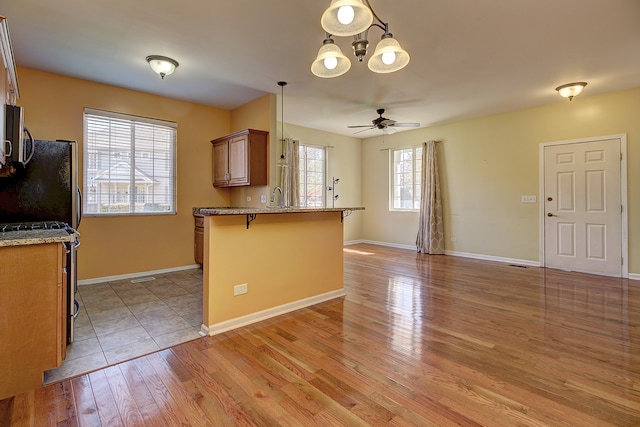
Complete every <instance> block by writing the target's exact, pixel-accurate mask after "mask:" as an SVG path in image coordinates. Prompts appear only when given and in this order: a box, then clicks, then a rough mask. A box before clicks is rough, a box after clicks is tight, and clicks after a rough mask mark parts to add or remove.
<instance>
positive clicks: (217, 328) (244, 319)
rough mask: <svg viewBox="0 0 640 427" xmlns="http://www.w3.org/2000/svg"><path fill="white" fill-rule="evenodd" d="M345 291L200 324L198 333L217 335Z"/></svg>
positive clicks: (315, 302)
mask: <svg viewBox="0 0 640 427" xmlns="http://www.w3.org/2000/svg"><path fill="white" fill-rule="evenodd" d="M346 294H347V293H346V292H345V290H344V288H342V289H338V290H335V291H331V292H326V293H324V294H320V295H316V296H313V297H309V298H304V299H301V300H298V301H294V302H290V303H288V304H283V305H279V306H277V307H272V308H268V309H266V310H262V311H258V312H256V313H251V314H247V315H245V316H240V317H236V318H235V319H230V320H225V321H224V322H220V323H216V324H213V325H209V326H206V325H202V326H201V327H200V335H202V336H206V335H217V334H221V333H223V332H227V331H230V330H232V329H236V328H240V327H242V326H247V325H250V324H251V323H256V322H260V321H262V320H266V319H270V318H272V317H276V316H280V315H281V314H285V313H289V312H290V311H294V310H299V309H301V308H305V307H309V306H310V305H313V304H319V303H321V302H324V301H329V300H331V299H334V298H340V297H343V296H345V295H346Z"/></svg>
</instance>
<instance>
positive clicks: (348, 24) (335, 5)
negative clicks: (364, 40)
mask: <svg viewBox="0 0 640 427" xmlns="http://www.w3.org/2000/svg"><path fill="white" fill-rule="evenodd" d="M372 23H373V13H372V12H371V9H369V8H368V7H367V6H365V5H364V3H362V0H332V1H331V5H330V6H329V8H328V9H327V10H325V11H324V13H323V14H322V18H321V20H320V24H321V25H322V28H324V30H325V31H326V32H327V33H329V34H332V35H334V36H354V35H356V34H359V33H362V32H363V31H365V30H366V29H367V28H369V26H370V25H371V24H372Z"/></svg>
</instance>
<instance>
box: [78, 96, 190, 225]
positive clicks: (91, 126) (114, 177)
mask: <svg viewBox="0 0 640 427" xmlns="http://www.w3.org/2000/svg"><path fill="white" fill-rule="evenodd" d="M176 128H177V125H176V124H175V123H173V122H166V121H162V120H155V119H148V118H144V117H136V116H129V115H126V114H119V113H112V112H107V111H99V110H93V109H89V108H85V111H84V165H85V170H84V206H83V208H84V211H83V213H84V215H87V216H106V215H140V214H142V215H153V214H174V213H176Z"/></svg>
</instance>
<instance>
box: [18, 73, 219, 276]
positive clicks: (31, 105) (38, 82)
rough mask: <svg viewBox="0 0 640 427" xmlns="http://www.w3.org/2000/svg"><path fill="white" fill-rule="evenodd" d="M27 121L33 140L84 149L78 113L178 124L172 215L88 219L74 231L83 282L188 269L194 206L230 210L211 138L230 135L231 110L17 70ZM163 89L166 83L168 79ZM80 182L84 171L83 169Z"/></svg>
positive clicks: (191, 249) (191, 248)
mask: <svg viewBox="0 0 640 427" xmlns="http://www.w3.org/2000/svg"><path fill="white" fill-rule="evenodd" d="M18 78H19V81H20V92H21V96H20V99H19V100H18V104H19V105H22V106H24V107H25V122H26V126H27V127H28V128H29V130H30V131H31V133H32V134H33V136H34V137H35V138H36V139H70V140H76V141H78V143H79V147H78V148H79V151H80V165H82V148H83V145H82V144H83V143H82V140H83V134H82V133H83V108H84V107H90V108H96V109H102V110H109V111H116V112H119V113H126V114H133V115H138V116H145V117H153V118H157V119H163V120H170V121H174V122H176V123H177V124H178V153H177V168H178V179H177V181H178V189H177V191H178V192H177V194H178V203H177V210H178V213H177V215H167V216H139V217H108V218H87V217H85V218H84V219H83V220H82V224H81V225H80V227H79V231H80V233H81V242H82V245H81V247H80V248H79V250H78V278H79V279H80V280H88V279H94V278H100V277H108V276H114V275H122V274H132V273H137V272H143V271H152V270H159V269H166V268H174V267H181V266H187V265H192V264H194V263H195V261H194V259H193V217H192V211H191V208H192V207H193V206H211V205H218V206H227V205H229V202H230V200H229V191H227V190H217V189H214V188H213V186H212V184H211V143H210V142H209V141H210V140H211V139H213V138H215V137H217V136H220V135H224V134H227V133H229V132H230V128H231V113H230V112H228V111H223V110H219V109H216V108H211V107H206V106H202V105H198V104H193V103H189V102H183V101H178V100H174V99H168V98H163V97H159V96H154V95H149V94H145V93H141V92H135V91H131V90H127V89H121V88H116V87H113V86H107V85H103V84H99V83H93V82H89V81H85V80H78V79H73V78H69V77H64V76H60V75H56V74H49V73H44V72H40V71H35V70H31V69H27V68H19V69H18ZM166 83H167V84H171V82H170V81H169V80H167V81H166ZM79 170H80V185H82V167H81V166H80V168H79Z"/></svg>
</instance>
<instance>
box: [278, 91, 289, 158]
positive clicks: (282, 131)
mask: <svg viewBox="0 0 640 427" xmlns="http://www.w3.org/2000/svg"><path fill="white" fill-rule="evenodd" d="M278 85H279V86H280V88H281V95H280V136H281V139H282V153H281V154H280V158H281V159H284V87H285V86H286V85H287V82H278Z"/></svg>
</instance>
